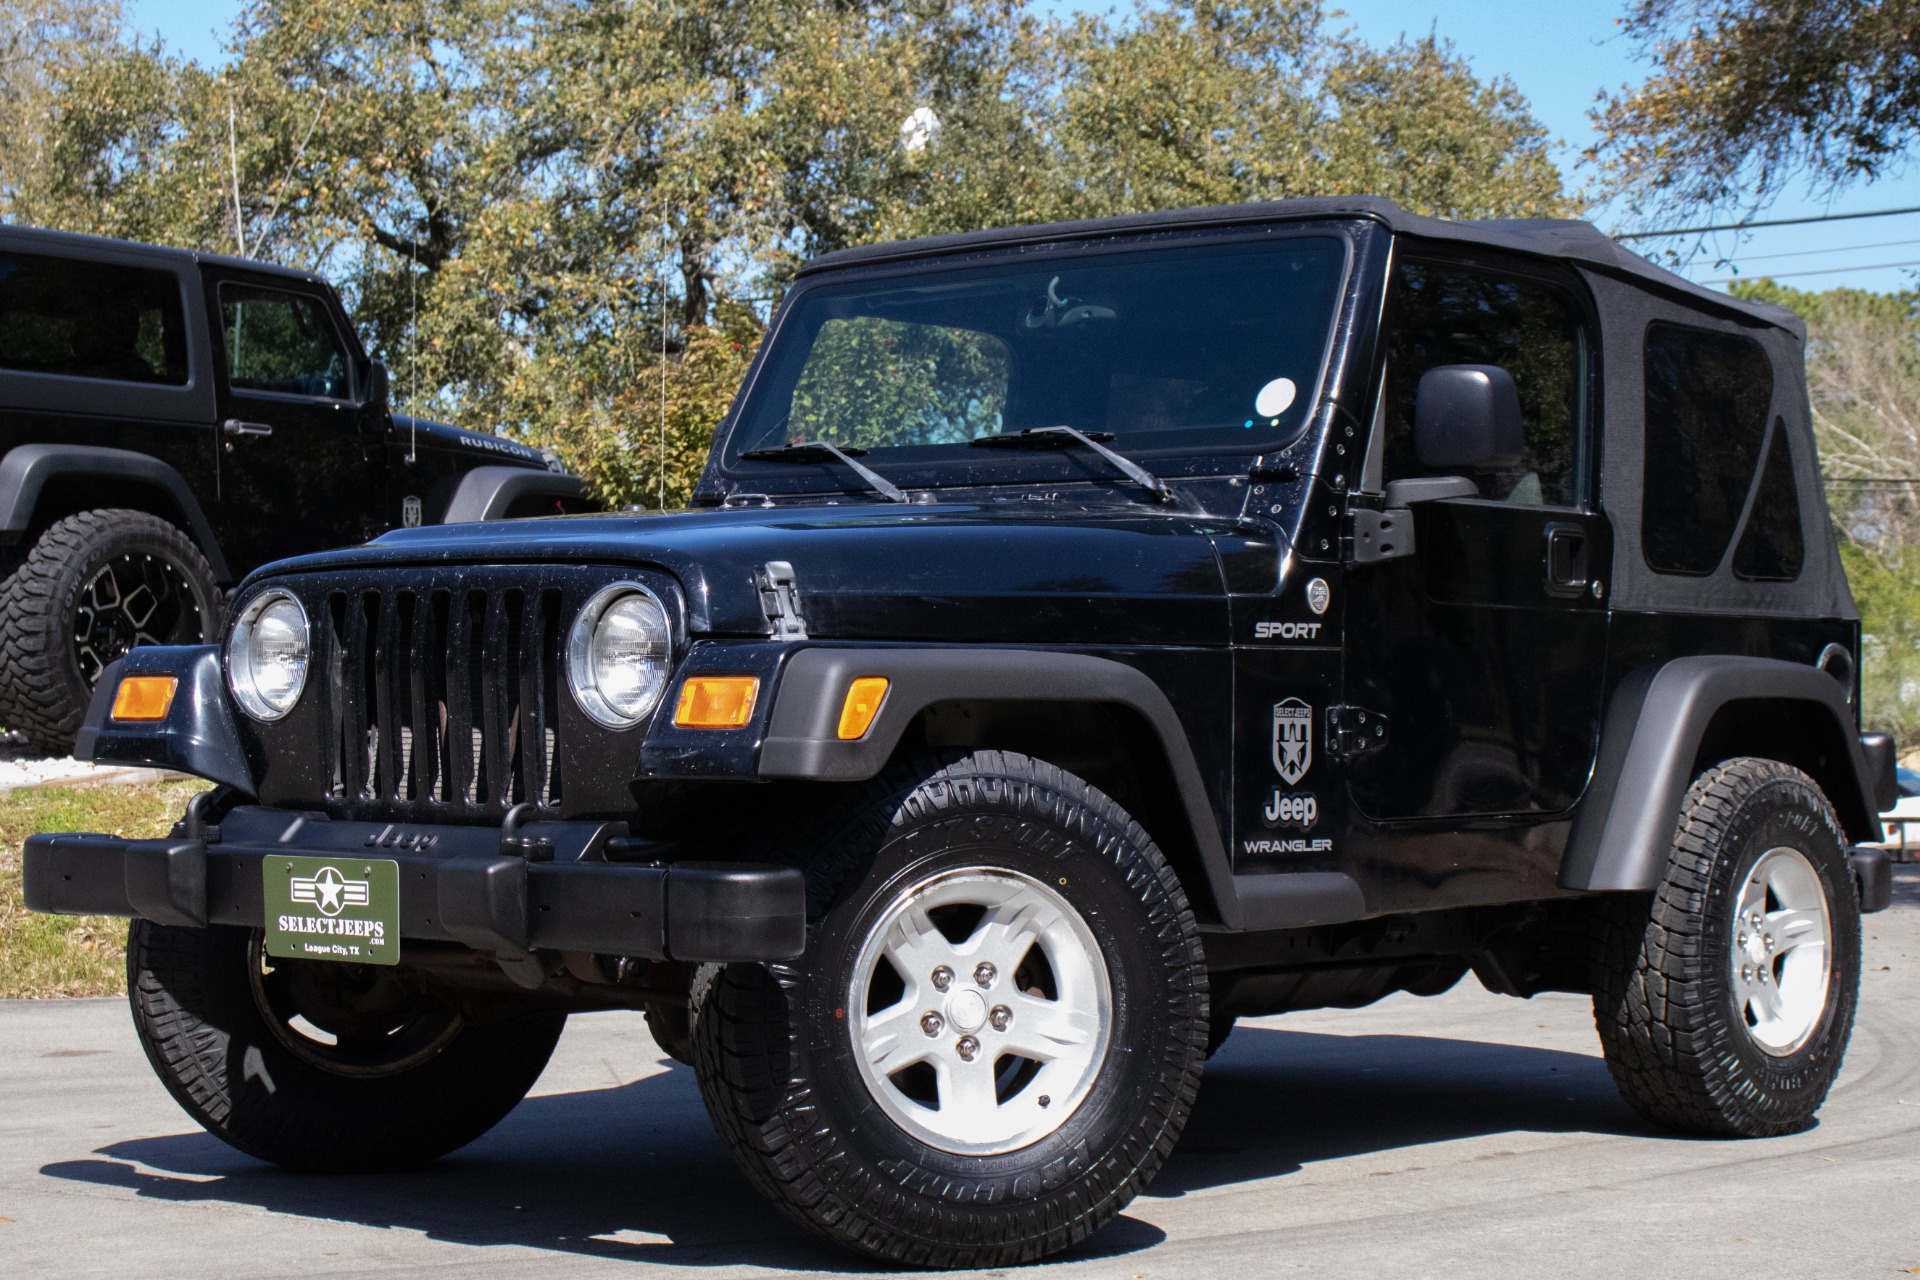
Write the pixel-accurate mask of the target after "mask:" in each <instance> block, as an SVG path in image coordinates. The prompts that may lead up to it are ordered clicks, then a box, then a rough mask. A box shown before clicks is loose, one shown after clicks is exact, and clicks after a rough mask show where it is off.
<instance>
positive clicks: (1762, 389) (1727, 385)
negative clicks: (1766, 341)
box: [1640, 324, 1799, 576]
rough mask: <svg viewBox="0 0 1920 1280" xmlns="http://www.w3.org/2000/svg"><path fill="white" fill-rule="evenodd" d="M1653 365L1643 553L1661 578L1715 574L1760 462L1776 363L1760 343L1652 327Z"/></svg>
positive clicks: (1648, 356)
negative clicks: (1768, 356)
mask: <svg viewBox="0 0 1920 1280" xmlns="http://www.w3.org/2000/svg"><path fill="white" fill-rule="evenodd" d="M1645 360H1646V366H1645V368H1646V415H1647V416H1646V447H1645V455H1644V459H1645V467H1646V470H1645V473H1644V474H1645V476H1646V498H1645V501H1644V502H1643V503H1642V505H1641V508H1640V545H1641V550H1642V554H1643V555H1645V557H1646V561H1647V564H1648V566H1649V567H1650V568H1652V569H1653V570H1655V571H1656V572H1659V573H1677V574H1695V575H1705V574H1709V573H1712V572H1713V571H1714V569H1716V568H1717V567H1719V564H1720V560H1721V558H1722V557H1723V556H1724V555H1725V554H1726V550H1727V544H1728V542H1730V541H1731V540H1732V538H1733V534H1734V528H1735V526H1736V525H1737V524H1738V523H1739V520H1740V515H1741V512H1742V511H1743V510H1744V509H1745V507H1746V501H1747V493H1748V491H1749V490H1750V489H1751V488H1752V487H1753V479H1754V472H1755V471H1756V469H1757V468H1758V467H1759V465H1760V453H1761V448H1762V446H1763V445H1764V444H1765V443H1766V437H1767V413H1768V410H1769V409H1770V408H1771V407H1772V404H1773V363H1772V361H1770V360H1769V359H1768V358H1767V353H1766V349H1765V348H1763V347H1762V346H1761V345H1760V344H1759V343H1757V342H1755V341H1754V340H1753V339H1752V338H1749V337H1746V336H1744V335H1742V334H1737V333H1726V332H1722V331H1719V330H1712V329H1694V328H1689V327H1686V326H1682V325H1676V324H1653V325H1649V326H1648V327H1647V337H1646V346H1645ZM1782 457H1785V453H1784V450H1783V451H1782ZM1789 480H1791V473H1789ZM1793 571H1794V572H1795V573H1797V572H1798V571H1799V570H1798V565H1797V563H1796V564H1795V565H1794V566H1793ZM1775 572H1776V573H1777V572H1779V570H1775ZM1788 576H1791V575H1788Z"/></svg>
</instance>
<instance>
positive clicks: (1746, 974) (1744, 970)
mask: <svg viewBox="0 0 1920 1280" xmlns="http://www.w3.org/2000/svg"><path fill="white" fill-rule="evenodd" d="M1752 978H1753V966H1752V965H1750V964H1743V965H1741V966H1740V981H1742V982H1748V981H1751V980H1752ZM927 1016H928V1017H929V1018H931V1017H932V1016H933V1015H932V1014H928V1015H927ZM927 1034H928V1035H932V1034H933V1032H931V1031H929V1032H927Z"/></svg>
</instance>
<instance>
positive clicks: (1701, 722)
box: [1560, 656, 1880, 890]
mask: <svg viewBox="0 0 1920 1280" xmlns="http://www.w3.org/2000/svg"><path fill="white" fill-rule="evenodd" d="M1735 702H1762V703H1772V704H1784V705H1785V706H1786V707H1788V708H1791V709H1792V710H1794V711H1795V712H1797V713H1798V714H1799V716H1800V717H1801V720H1802V723H1803V724H1805V725H1807V726H1809V727H1810V732H1809V733H1808V735H1807V738H1806V740H1804V741H1799V742H1797V743H1795V744H1794V750H1793V753H1794V754H1795V755H1796V756H1797V757H1798V758H1796V759H1789V760H1788V763H1792V764H1796V765H1797V766H1799V767H1800V768H1803V769H1806V771H1807V772H1808V773H1810V774H1813V775H1814V777H1815V779H1816V781H1818V782H1819V783H1820V784H1821V786H1822V788H1823V789H1824V790H1825V791H1826V793H1827V798H1828V799H1829V800H1831V801H1832V802H1833V807H1834V809H1835V810H1836V812H1837V813H1838V815H1839V818H1840V823H1841V826H1842V828H1843V829H1844V830H1845V831H1846V833H1847V835H1848V836H1849V837H1850V838H1851V839H1853V840H1855V841H1866V840H1873V839H1877V838H1878V837H1879V834H1880V832H1879V826H1878V823H1877V821H1876V819H1875V814H1876V812H1877V809H1878V806H1877V805H1876V804H1875V802H1874V796H1873V790H1874V789H1876V788H1874V786H1873V783H1874V779H1875V770H1874V768H1873V765H1872V763H1871V762H1869V760H1868V759H1867V755H1866V751H1865V750H1864V749H1863V745H1862V743H1861V740H1860V734H1859V732H1858V730H1857V729H1856V728H1855V725H1854V718H1853V710H1852V708H1851V707H1850V706H1848V704H1847V690H1846V689H1845V688H1844V687H1842V685H1841V684H1840V682H1839V681H1837V680H1835V679H1834V678H1833V677H1832V676H1830V675H1828V674H1827V673H1826V672H1825V671H1823V670H1821V669H1820V668H1818V667H1810V666H1802V665H1801V664H1799V663H1797V662H1783V661H1780V660H1778V659H1774V658H1743V657H1731V656H1706V657H1692V658H1676V659H1675V660H1673V661H1672V662H1669V663H1667V664H1666V665H1665V666H1662V667H1660V668H1659V669H1658V670H1651V669H1649V670H1645V671H1639V672H1635V673H1633V674H1631V675H1629V676H1628V677H1627V678H1626V679H1625V680H1624V681H1622V682H1621V684H1620V687H1619V688H1618V689H1616V690H1615V691H1614V695H1613V698H1612V700H1611V701H1610V702H1609V703H1608V705H1607V714H1606V720H1605V722H1604V723H1603V726H1602V728H1601V732H1600V750H1599V753H1598V756H1597V758H1596V759H1595V762H1594V772H1593V781H1592V783H1591V784H1590V785H1589V786H1588V788H1587V794H1586V796H1585V798H1584V799H1583V800H1582V801H1581V804H1580V812H1579V814H1578V815H1577V816H1576V817H1575V819H1574V823H1573V832H1572V834H1571V836H1570V837H1569V838H1568V841H1567V852H1566V856H1565V857H1564V858H1563V859H1562V860H1561V863H1560V886H1561V888H1563V889H1579V890H1647V889H1652V888H1654V887H1655V886H1656V885H1657V884H1659V882H1660V873H1661V869H1662V868H1663V867H1664V866H1665V865H1666V860H1667V853H1668V850H1669V849H1670V848H1671V847H1672V845H1673V836H1674V829H1675V826H1676V824H1677V823H1678V822H1679V820H1680V805H1681V802H1682V801H1683V800H1684V799H1685V798H1686V793H1687V788H1688V787H1690V786H1692V785H1693V779H1694V762H1695V759H1696V757H1697V756H1698V754H1699V751H1700V747H1701V743H1702V741H1703V739H1704V737H1705V735H1706V733H1707V730H1708V728H1709V726H1710V725H1711V724H1712V723H1713V719H1714V717H1715V715H1717V714H1718V713H1719V712H1720V711H1721V710H1722V709H1723V708H1725V707H1726V706H1727V705H1728V704H1730V703H1735ZM1756 745H1757V746H1760V747H1763V748H1764V747H1768V746H1769V745H1770V744H1766V743H1760V744H1756ZM1776 751H1777V748H1776ZM1735 754H1739V753H1737V752H1736V753H1735ZM1754 754H1760V752H1759V751H1756V752H1755V753H1754ZM1776 758H1778V757H1777V756H1776Z"/></svg>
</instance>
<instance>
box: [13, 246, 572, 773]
mask: <svg viewBox="0 0 1920 1280" xmlns="http://www.w3.org/2000/svg"><path fill="white" fill-rule="evenodd" d="M386 393H387V381H386V372H385V370H384V369H383V368H382V367H381V366H380V365H379V364H378V363H377V362H375V361H372V360H369V359H368V358H367V355H366V353H365V351H363V350H362V349H361V346H360V342H359V339H358V338H357V337H356V336H355V335H354V330H353V325H352V324H351V323H350V322H349V321H348V319H347V315H346V312H345V311H343V310H342V309H341V306H340V299H339V297H338V296H337V295H336V294H335V293H334V291H333V289H332V288H330V287H329V286H328V285H327V283H326V282H325V281H324V280H321V279H320V278H319V277H317V276H314V275H310V274H308V273H306V272H303V271H290V270H287V269H285V268H281V267H274V266H269V265H267V264H265V263H260V262H248V261H243V260H240V259H237V258H222V257H216V256H214V255H211V254H204V253H187V252H183V251H181V250H176V249H158V248H154V247H152V246H150V245H137V244H127V243H124V242H121V241H116V240H100V239H95V238H93V237H91V236H74V235H63V234H60V233H58V232H52V231H41V230H35V229H30V228H20V227H0V646H3V647H4V658H0V726H5V727H6V728H9V729H15V730H19V731H22V732H24V733H25V734H26V735H27V736H28V738H29V739H31V740H32V742H33V743H34V744H35V745H36V746H37V747H39V748H41V749H43V750H47V751H55V752H58V753H60V754H65V753H66V752H67V751H68V750H69V749H70V748H71V747H72V745H73V735H74V730H76V729H78V728H79V727H80V718H81V715H82V713H84V712H85V710H86V706H87V695H88V691H89V690H90V689H91V688H92V686H93V684H94V682H95V681H97V680H98V679H99V677H100V673H101V672H102V671H103V670H105V668H106V667H107V665H108V664H109V663H111V662H112V661H113V660H114V659H116V658H118V657H120V656H121V655H122V654H124V653H126V652H127V650H129V649H131V648H132V647H133V646H135V645H140V644H183V643H198V642H200V641H203V640H214V639H216V638H217V637H218V635H219V632H220V625H221V621H222V617H221V610H222V604H223V596H222V594H221V592H222V589H223V588H226V587H230V586H232V585H233V584H234V583H235V582H237V581H239V579H240V577H241V576H242V575H244V574H245V573H247V572H248V571H249V570H251V569H253V568H255V567H256V566H258V565H261V564H264V563H265V562H267V561H269V560H277V559H280V558H281V557H283V556H289V555H297V554H300V553H302V552H307V551H320V550H323V549H325V548H328V547H338V546H345V545H348V544H352V543H358V542H364V541H365V540H366V539H368V538H370V537H373V536H374V535H376V534H380V533H385V532H386V531H387V530H388V529H393V528H397V527H399V526H401V525H416V524H423V523H434V522H440V521H446V522H453V521H459V520H476V519H482V518H486V517H490V516H504V515H531V514H536V513H539V514H549V513H552V512H553V511H555V510H556V505H555V504H556V503H558V504H560V505H559V507H558V508H557V509H560V510H580V509H584V504H583V503H582V501H581V496H580V483H579V481H577V480H575V479H573V478H572V477H570V476H565V475H557V474H554V473H553V470H552V469H550V468H549V465H548V461H547V460H546V459H544V458H543V457H542V455H541V454H540V453H539V452H537V451H535V450H533V449H529V448H527V447H526V446H525V445H520V444H515V443H513V442H511V441H508V440H502V439H498V438H496V437H494V436H485V435H478V434H475V433H473V432H470V431H461V430H458V429H457V428H454V427H450V426H446V425H443V424H441V423H435V422H427V421H424V420H420V419H414V418H407V417H400V416H396V415H393V414H390V413H389V412H388V410H387V398H386Z"/></svg>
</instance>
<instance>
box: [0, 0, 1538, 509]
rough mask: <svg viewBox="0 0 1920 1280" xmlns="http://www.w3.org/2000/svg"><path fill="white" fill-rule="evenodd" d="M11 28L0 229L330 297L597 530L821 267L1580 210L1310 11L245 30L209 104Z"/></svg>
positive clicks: (875, 2)
mask: <svg viewBox="0 0 1920 1280" xmlns="http://www.w3.org/2000/svg"><path fill="white" fill-rule="evenodd" d="M21 2H23V3H29V4H35V5H45V6H57V5H61V4H66V5H69V6H72V7H71V8H69V9H65V10H60V13H63V14H68V15H70V16H69V17H65V18H60V19H59V20H58V21H55V20H53V19H48V20H47V21H45V22H42V23H41V24H40V25H41V27H42V28H44V29H45V30H47V31H50V32H53V31H56V30H58V31H64V32H66V33H67V34H66V35H64V36H62V38H61V40H59V41H53V42H50V43H45V44H43V45H42V46H39V48H40V49H41V51H40V52H38V53H36V54H35V55H34V58H33V60H32V61H33V65H34V68H35V71H34V77H33V79H34V83H35V85H37V86H38V88H36V89H35V92H36V93H39V94H40V97H39V98H38V99H36V101H38V102H39V103H40V107H39V108H38V115H37V117H36V119H38V120H39V121H40V123H39V124H38V125H37V126H36V127H37V129H38V133H37V134H36V137H38V138H41V139H42V140H43V143H42V144H41V145H43V150H44V152H45V154H46V155H48V156H49V157H51V159H50V160H49V161H48V162H47V163H45V164H40V165H16V164H13V163H11V162H8V161H0V165H4V167H0V214H3V215H4V216H6V217H8V218H10V219H15V220H19V221H25V222H34V223H39V224H42V225H50V226H58V227H66V228H71V229H76V230H84V231H91V232H96V233H100V234H107V235H118V236H125V237H130V238H136V239H145V240H152V241H157V242H161V243H171V244H182V245H190V246H194V247H200V248H210V249H217V250H224V251H229V252H231V251H235V250H239V251H242V252H245V253H248V254H252V255H256V256H260V257H265V258H270V259H275V260H279V261H283V262H289V263H294V264H297V265H301V266H305V267H309V268H312V269H315V270H318V271H321V272H323V273H325V274H327V275H328V276H329V277H330V278H332V279H334V280H335V281H337V282H338V283H339V284H340V285H341V287H342V290H343V292H344V293H345V294H346V295H347V299H348V303H349V306H350V307H351V309H352V311H353V313H354V315H355V317H356V318H357V320H358V321H359V323H360V324H361V326H362V329H363V332H364V334H365V336H366V338H367V341H368V345H369V347H370V348H371V349H372V350H373V351H374V352H375V353H376V354H378V355H380V356H382V357H383V358H384V359H386V360H387V361H388V362H389V363H390V364H391V365H392V366H393V371H394V378H393V383H394V387H395V390H396V395H397V398H398V399H399V401H400V402H401V403H402V405H403V406H404V407H406V408H408V409H410V410H413V411H416V412H426V413H433V414H438V415H441V416H447V417H452V418H455V419H457V420H460V421H463V422H464V423H466V424H467V425H471V426H475V427H479V428H483V429H491V430H504V431H507V432H509V433H512V434H516V435H519V436H521V437H523V438H526V439H529V440H532V441H537V442H541V443H556V444H558V445H560V446H562V447H563V449H564V450H566V451H568V453H569V456H570V458H571V460H572V461H573V462H574V464H575V465H576V466H577V467H578V468H579V469H580V470H581V471H582V472H583V474H585V475H586V476H587V477H588V479H589V480H590V482H591V483H592V484H593V485H594V487H595V488H596V490H597V491H598V492H599V493H600V494H601V495H602V496H604V497H606V498H608V499H610V500H613V501H617V502H625V501H635V500H644V501H647V502H657V501H659V500H660V494H661V488H662V485H661V477H662V458H661V445H660V432H659V421H658V419H659V416H660V415H659V409H660V402H659V386H660V382H661V377H660V375H661V362H662V360H663V359H664V360H665V362H666V365H667V369H666V385H667V389H668V392H667V410H668V411H667V415H666V416H667V422H668V430H667V433H666V434H667V446H666V459H665V475H666V478H667V482H666V486H665V488H666V493H667V499H668V501H669V502H672V501H674V500H675V498H676V496H684V494H685V493H686V491H687V489H688V487H689V486H690V484H691V482H692V479H693V478H694V476H695V475H696V474H697V472H698V470H699V465H700V459H701V457H702V456H703V454H704V448H705V441H706V437H707V435H708V434H710V432H711V430H712V427H713V425H714V423H715V422H716V421H717V420H718V419H719V417H720V416H721V415H722V414H723V413H724V411H725V407H726V404H727V403H728V401H729V399H730V398H731V395H732V393H733V389H734V387H735V386H736V385H737V383H738V379H739V376H740V374H741V372H742V370H743V369H744V367H745V361H746V358H747V356H748V355H750V353H751V351H752V348H753V345H754V343H755V341H756V340H757V337H758V330H759V327H760V325H761V324H762V323H763V322H764V320H765V318H766V317H767V316H768V315H769V314H770V311H771V309H772V307H773V306H774V305H775V304H776V303H777V301H778V298H779V296H780V294H781V292H782V291H783V290H784V289H785V287H786V285H787V283H788V281H789V280H790V279H791V276H792V272H793V270H794V268H795V267H796V266H797V264H798V263H799V262H800V261H802V260H803V259H805V258H806V257H808V256H810V255H812V254H815V253H819V252H822V251H826V250H831V249H836V248H842V247H846V246H849V245H854V244H860V243H866V242H871V241H874V240H879V239H888V238H895V237H903V236H915V235H929V234H939V233H944V232H951V231H961V230H968V229H972V228H976V227H981V226H991V225H999V224H1010V223H1020V222H1033V221H1041V220H1048V219H1056V218H1074V217H1088V216H1098V215H1103V214H1110V213H1121V212H1130V211H1137V210H1146V209H1155V208H1168V207H1178V206H1186V205H1198V204H1217V203H1226V202H1232V201H1240V200H1255V199H1271V198H1280V197H1286V196H1294V195H1308V194H1325V195H1335V194H1346V193H1357V192H1372V193H1378V194H1383V195H1387V196H1390V197H1393V198H1394V199H1397V200H1399V201H1400V202H1401V203H1403V204H1405V205H1407V206H1408V207H1410V208H1413V209H1416V210H1419V211H1421V212H1427V213H1435V214H1441V215H1445V216H1455V217H1481V216H1538V215H1550V214H1556V213H1563V212H1566V211H1567V207H1568V201H1567V199H1566V197H1565V196H1564V194H1563V192H1562V190H1561V185H1560V178H1559V174H1558V172H1557V171H1556V170H1555V168H1554V166H1553V164H1552V163H1551V161H1550V159H1549V157H1548V153H1547V138H1546V135H1545V132H1544V130H1542V129H1541V127H1540V126H1539V125H1538V123H1537V122H1536V121H1535V120H1534V119H1533V117H1532V115H1531V113H1530V112H1529V110H1528V108H1527V106H1526V103H1525V102H1524V101H1523V100H1522V99H1521V98H1520V96H1519V94H1518V93H1517V92H1516V91H1515V90H1514V88H1513V86H1512V85H1511V84H1510V83H1507V82H1505V81H1486V80H1482V79H1480V78H1478V77H1475V76H1474V75H1473V74H1472V72H1471V70H1470V68H1469V67H1468V66H1467V65H1466V63H1465V62H1464V61H1463V60H1462V59H1460V58H1459V57H1458V56H1457V55H1456V54H1455V53H1454V52H1453V50H1452V49H1451V47H1450V46H1448V45H1447V44H1445V43H1444V42H1440V41H1436V40H1432V39H1428V40H1423V41H1416V42H1411V43H1408V42H1402V43H1399V44H1395V45H1392V46H1388V47H1385V48H1377V47H1373V46H1370V45H1367V44H1366V43H1364V42H1362V41H1360V40H1358V39H1356V38H1355V37H1353V36H1352V35H1350V34H1348V33H1346V32H1343V31H1338V30H1334V29H1332V28H1331V27H1330V26H1329V24H1328V22H1327V19H1326V16H1325V14H1324V13H1323V12H1322V10H1321V8H1320V7H1319V5H1318V4H1317V3H1315V2H1314V0H1268V2H1265V3H1222V2H1220V0H1178V2H1176V3H1173V4H1170V5H1167V6H1165V7H1145V6H1143V7H1141V8H1139V9H1138V10H1137V11H1136V12H1134V13H1133V14H1132V15H1130V16H1129V17H1126V18H1124V19H1114V18H1104V17H1103V18H1095V17H1076V18H1074V19H1072V20H1071V21H1063V20H1059V19H1054V18H1050V17H1044V16H1040V15H1038V14H1037V13H1036V12H1034V11H1032V10H1030V9H1029V8H1028V7H1026V5H1025V4H1023V3H1022V2H1021V0H843V2H841V3H835V4H828V5H821V4H818V3H811V2H808V0H762V2H760V3H755V4H750V5H748V4H739V3H736V2H734V0H389V2H388V3H383V4H379V5H366V4H364V3H361V2H360V0H248V2H247V3H246V4H245V5H244V7H243V9H242V11H241V15H240V17H239V19H238V20H237V22H236V24H235V26H234V27H233V29H232V31H231V33H230V38H229V52H230V59H229V61H228V62H227V63H226V64H225V65H224V66H221V67H218V68H206V67H200V66H196V65H193V64H191V63H186V62H183V61H181V60H179V59H177V58H175V57H173V56H171V55H170V54H168V53H167V51H166V50H164V49H163V48H160V47H158V46H153V45H147V44H142V43H140V42H138V41H135V40H132V39H129V38H125V37H123V36H121V35H119V34H117V33H118V27H117V26H116V21H117V11H116V10H113V9H112V8H111V7H110V6H109V7H101V8H97V9H96V8H88V7H86V5H87V0H21ZM102 4H103V5H105V4H106V0H102ZM48 12H50V13H51V12H53V10H52V9H49V10H48ZM71 15H80V16H71ZM85 15H94V16H93V17H86V16H85ZM83 19H84V20H83ZM62 22H64V23H66V26H64V27H62V26H61V23H62ZM75 33H78V34H75ZM0 93H4V89H3V88H0ZM649 450H650V451H651V452H650V453H649V452H648V451H649ZM643 454H644V455H646V456H644V457H643V456H642V455H643ZM627 455H631V456H627Z"/></svg>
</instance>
